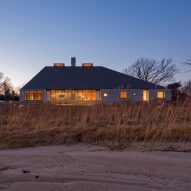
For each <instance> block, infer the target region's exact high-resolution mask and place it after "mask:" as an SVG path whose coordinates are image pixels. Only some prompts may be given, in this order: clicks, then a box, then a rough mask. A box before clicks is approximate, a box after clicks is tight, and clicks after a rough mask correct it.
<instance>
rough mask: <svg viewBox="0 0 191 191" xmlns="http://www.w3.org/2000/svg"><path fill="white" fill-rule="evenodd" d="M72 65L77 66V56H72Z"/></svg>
mask: <svg viewBox="0 0 191 191" xmlns="http://www.w3.org/2000/svg"><path fill="white" fill-rule="evenodd" d="M71 66H72V67H75V66H76V57H72V58H71Z"/></svg>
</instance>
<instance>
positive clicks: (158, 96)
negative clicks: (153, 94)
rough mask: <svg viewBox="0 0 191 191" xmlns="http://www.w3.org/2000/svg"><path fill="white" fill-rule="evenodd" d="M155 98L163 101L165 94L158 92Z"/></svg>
mask: <svg viewBox="0 0 191 191" xmlns="http://www.w3.org/2000/svg"><path fill="white" fill-rule="evenodd" d="M157 98H158V99H164V98H165V92H164V91H158V92H157Z"/></svg>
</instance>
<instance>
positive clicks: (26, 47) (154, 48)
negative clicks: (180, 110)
mask: <svg viewBox="0 0 191 191" xmlns="http://www.w3.org/2000/svg"><path fill="white" fill-rule="evenodd" d="M190 8H191V0H0V72H3V73H4V74H5V75H6V76H8V77H10V78H11V80H12V82H13V84H14V85H15V86H19V85H22V84H24V83H26V82H27V81H29V80H30V79H31V78H32V77H33V76H34V75H35V74H36V73H37V72H39V71H40V70H41V69H42V68H43V67H44V66H47V65H52V64H53V63H54V62H64V63H65V64H66V65H69V64H70V57H71V56H76V57H77V64H78V65H80V64H81V63H82V62H93V63H94V64H95V65H102V66H105V67H109V68H111V69H114V70H117V71H122V70H123V69H124V68H127V67H128V66H129V65H130V64H132V63H133V62H134V61H135V60H136V59H137V58H139V57H150V58H156V59H162V58H173V61H174V63H175V64H177V66H178V67H179V69H181V71H180V73H179V74H178V75H176V80H181V81H185V80H188V79H191V72H190V73H188V72H187V71H188V70H189V67H187V66H184V65H183V64H182V63H183V62H184V61H186V60H187V59H188V58H189V57H191V11H190V10H191V9H190Z"/></svg>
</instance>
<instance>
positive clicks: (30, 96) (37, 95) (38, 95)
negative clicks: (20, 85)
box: [25, 90, 42, 100]
mask: <svg viewBox="0 0 191 191" xmlns="http://www.w3.org/2000/svg"><path fill="white" fill-rule="evenodd" d="M25 100H42V91H41V90H35V91H31V90H29V91H25Z"/></svg>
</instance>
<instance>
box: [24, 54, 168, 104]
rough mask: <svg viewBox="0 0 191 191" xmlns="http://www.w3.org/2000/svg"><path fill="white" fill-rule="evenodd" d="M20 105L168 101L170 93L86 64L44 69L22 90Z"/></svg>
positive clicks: (106, 69) (62, 65) (57, 65)
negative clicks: (28, 102)
mask: <svg viewBox="0 0 191 191" xmlns="http://www.w3.org/2000/svg"><path fill="white" fill-rule="evenodd" d="M20 99H21V101H34V102H35V101H38V102H39V101H41V102H51V103H64V104H70V103H71V104H75V103H76V104H78V103H94V102H104V103H112V102H128V101H136V102H138V101H145V102H149V101H157V100H162V101H169V100H171V90H170V89H165V88H164V87H162V86H159V85H156V84H153V83H150V82H146V81H143V80H140V79H137V78H134V77H132V76H129V75H126V74H123V73H120V72H117V71H114V70H111V69H108V68H105V67H101V66H93V64H92V63H84V64H82V66H76V59H75V57H72V59H71V66H65V64H63V63H55V64H54V66H47V67H44V68H43V69H42V70H41V71H40V72H39V73H38V74H37V75H36V76H34V78H32V79H31V80H30V81H29V82H28V83H27V84H26V85H25V86H24V87H23V88H22V89H21V90H20Z"/></svg>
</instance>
